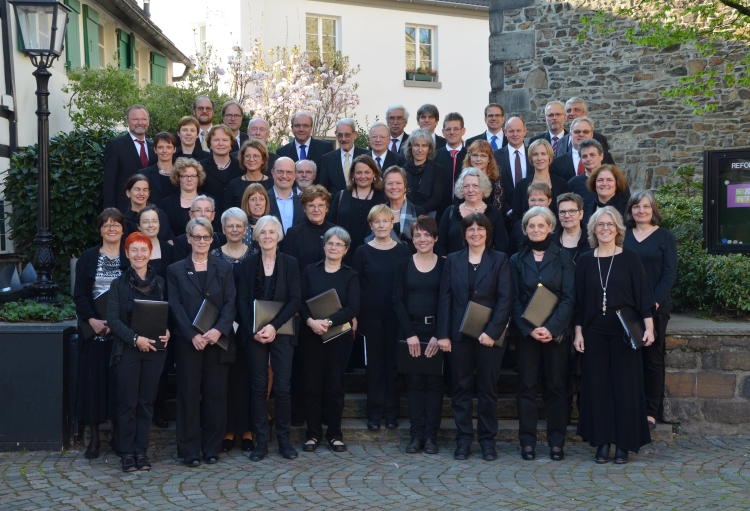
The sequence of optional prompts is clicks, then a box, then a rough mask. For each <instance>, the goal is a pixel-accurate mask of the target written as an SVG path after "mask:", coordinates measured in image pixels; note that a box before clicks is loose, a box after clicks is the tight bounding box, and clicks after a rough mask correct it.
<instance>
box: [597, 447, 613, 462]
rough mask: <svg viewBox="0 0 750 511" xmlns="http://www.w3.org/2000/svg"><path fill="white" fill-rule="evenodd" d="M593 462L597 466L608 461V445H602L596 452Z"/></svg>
mask: <svg viewBox="0 0 750 511" xmlns="http://www.w3.org/2000/svg"><path fill="white" fill-rule="evenodd" d="M594 461H596V462H597V463H599V464H602V463H607V462H608V461H609V444H602V445H600V446H599V448H598V449H597V450H596V456H595V457H594Z"/></svg>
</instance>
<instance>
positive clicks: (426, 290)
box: [393, 215, 445, 454]
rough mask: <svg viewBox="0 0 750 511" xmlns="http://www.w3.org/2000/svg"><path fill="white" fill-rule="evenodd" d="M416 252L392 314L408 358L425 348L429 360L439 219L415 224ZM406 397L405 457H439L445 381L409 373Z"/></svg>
mask: <svg viewBox="0 0 750 511" xmlns="http://www.w3.org/2000/svg"><path fill="white" fill-rule="evenodd" d="M411 235H412V239H413V240H414V245H415V247H416V249H417V253H416V254H414V255H413V256H412V257H407V258H406V259H402V260H401V261H399V262H398V265H397V266H396V277H395V280H394V283H393V310H394V312H395V314H396V317H397V318H398V329H399V335H398V338H399V339H406V342H407V343H408V346H409V353H410V354H411V355H412V356H414V357H418V356H420V355H421V351H422V347H421V345H420V343H426V344H427V345H426V346H425V356H426V357H428V358H430V357H433V356H435V354H436V353H437V351H438V349H439V348H438V340H437V338H436V337H435V330H436V327H437V325H436V323H435V316H437V312H438V297H439V296H440V281H441V280H442V277H443V265H444V262H445V260H444V259H443V258H442V257H438V256H437V255H436V254H435V252H434V251H433V248H434V247H435V240H437V236H438V227H437V223H436V222H435V219H433V218H432V217H429V216H426V215H423V216H420V217H419V218H417V219H416V220H414V222H413V223H412V224H411ZM406 392H407V394H406V398H407V403H408V406H409V422H410V423H411V427H410V433H411V442H410V443H409V445H407V446H406V449H405V452H407V453H417V452H419V451H421V450H422V449H424V452H425V454H437V452H438V447H437V434H438V430H439V429H440V416H441V413H442V411H443V377H442V376H440V375H424V374H407V375H406Z"/></svg>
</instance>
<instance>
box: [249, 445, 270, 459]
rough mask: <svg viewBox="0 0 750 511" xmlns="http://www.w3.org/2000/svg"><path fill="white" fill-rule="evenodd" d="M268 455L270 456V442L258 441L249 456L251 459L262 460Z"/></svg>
mask: <svg viewBox="0 0 750 511" xmlns="http://www.w3.org/2000/svg"><path fill="white" fill-rule="evenodd" d="M266 456H268V444H262V443H260V442H258V444H257V445H256V446H255V449H253V452H251V453H250V454H249V455H248V458H250V461H261V460H262V459H263V458H265V457H266Z"/></svg>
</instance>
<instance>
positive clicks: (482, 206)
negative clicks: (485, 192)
mask: <svg viewBox="0 0 750 511" xmlns="http://www.w3.org/2000/svg"><path fill="white" fill-rule="evenodd" d="M461 205H462V206H463V207H464V209H465V210H466V211H479V210H480V209H484V208H486V207H487V204H482V205H481V206H478V207H476V208H470V207H469V206H467V205H466V203H465V202H464V203H463V204H461Z"/></svg>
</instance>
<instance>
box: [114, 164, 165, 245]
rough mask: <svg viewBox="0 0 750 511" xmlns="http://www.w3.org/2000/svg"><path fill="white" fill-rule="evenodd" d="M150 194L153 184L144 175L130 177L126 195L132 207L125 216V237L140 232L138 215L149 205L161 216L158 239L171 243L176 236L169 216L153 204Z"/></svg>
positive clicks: (126, 185) (126, 186)
mask: <svg viewBox="0 0 750 511" xmlns="http://www.w3.org/2000/svg"><path fill="white" fill-rule="evenodd" d="M150 194H151V183H150V182H149V180H148V178H147V177H146V176H145V175H143V174H135V175H133V176H130V178H129V179H128V181H127V182H126V183H125V195H127V196H128V199H129V200H130V207H129V208H128V210H127V211H126V212H125V214H124V215H123V216H124V217H125V233H124V234H123V236H124V237H125V238H127V237H128V236H129V235H130V234H131V233H133V232H138V220H137V218H138V213H139V212H140V211H141V210H142V209H143V208H145V207H146V206H147V205H151V206H152V207H154V209H155V210H156V213H157V215H158V216H159V232H158V233H157V237H158V238H159V239H160V240H162V241H164V242H165V243H166V242H171V241H172V240H173V239H174V238H175V236H174V233H173V232H172V229H171V227H170V226H169V219H168V218H167V214H166V213H165V212H164V211H162V210H161V209H159V208H156V207H155V206H154V205H153V204H152V203H151V201H150V200H149V196H150Z"/></svg>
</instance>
